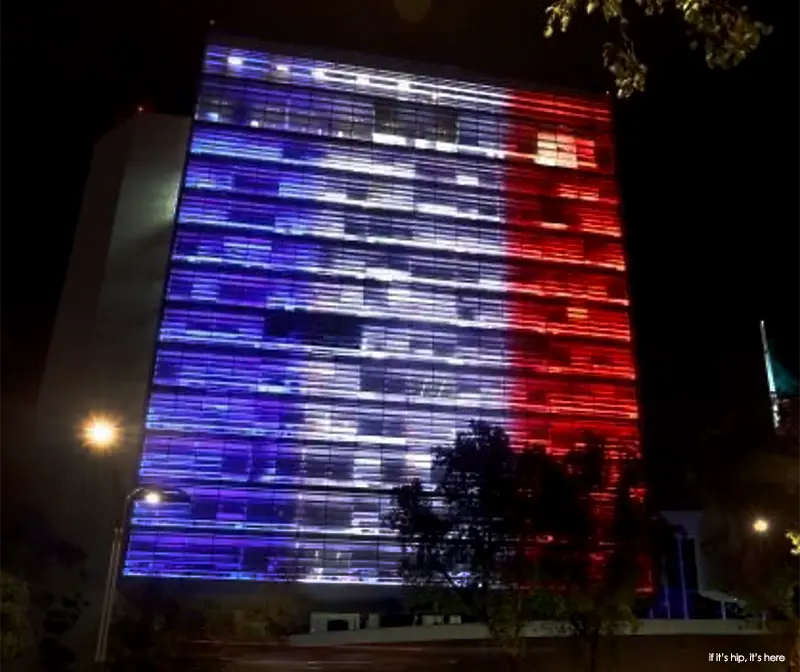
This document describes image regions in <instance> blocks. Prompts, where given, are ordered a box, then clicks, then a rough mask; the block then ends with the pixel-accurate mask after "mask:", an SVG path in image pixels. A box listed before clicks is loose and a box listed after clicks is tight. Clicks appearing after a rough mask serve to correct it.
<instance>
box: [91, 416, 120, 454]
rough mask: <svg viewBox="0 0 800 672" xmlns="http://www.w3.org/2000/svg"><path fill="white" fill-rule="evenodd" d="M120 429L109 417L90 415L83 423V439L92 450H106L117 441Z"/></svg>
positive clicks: (112, 446)
mask: <svg viewBox="0 0 800 672" xmlns="http://www.w3.org/2000/svg"><path fill="white" fill-rule="evenodd" d="M119 437H120V430H119V427H118V426H117V424H116V423H115V422H114V421H113V420H111V419H110V418H106V417H103V416H99V415H97V416H92V417H90V418H89V419H88V420H87V421H86V422H85V423H84V425H83V440H84V442H85V443H86V445H87V446H88V447H89V448H90V449H91V450H94V451H97V452H101V453H102V452H106V451H108V450H111V449H112V448H114V446H115V445H116V444H117V443H118V441H119Z"/></svg>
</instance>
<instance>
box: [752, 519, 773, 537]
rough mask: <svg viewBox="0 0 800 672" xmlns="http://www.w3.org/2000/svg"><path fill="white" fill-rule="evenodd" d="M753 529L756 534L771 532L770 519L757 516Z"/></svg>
mask: <svg viewBox="0 0 800 672" xmlns="http://www.w3.org/2000/svg"><path fill="white" fill-rule="evenodd" d="M753 531H754V532H755V533H756V534H766V533H767V532H769V521H768V520H767V519H766V518H756V519H755V520H754V521H753Z"/></svg>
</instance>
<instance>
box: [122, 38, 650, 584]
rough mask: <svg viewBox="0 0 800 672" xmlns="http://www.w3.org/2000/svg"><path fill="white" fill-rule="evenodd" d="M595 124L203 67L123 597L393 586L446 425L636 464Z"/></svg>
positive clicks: (323, 74)
mask: <svg viewBox="0 0 800 672" xmlns="http://www.w3.org/2000/svg"><path fill="white" fill-rule="evenodd" d="M610 147H611V138H610V118H609V112H608V106H607V104H606V103H605V101H594V100H589V99H585V100H584V99H581V98H579V97H575V96H571V97H570V96H556V95H552V94H545V93H541V94H539V93H528V92H520V91H514V90H509V89H504V88H499V87H490V86H485V85H482V84H477V83H470V82H465V81H450V80H443V79H435V78H431V77H420V76H418V75H410V74H404V73H398V72H390V71H384V70H376V69H369V68H364V67H360V66H357V65H351V64H346V63H329V62H322V61H315V60H310V59H301V58H297V57H287V56H282V55H280V54H272V53H262V52H256V51H243V50H240V49H235V48H231V47H229V46H223V45H211V46H210V47H209V48H208V49H207V52H206V55H205V61H204V68H203V77H202V85H201V90H200V93H199V96H198V102H197V107H196V115H195V121H194V125H193V131H192V135H191V144H190V152H189V157H188V163H187V166H186V171H185V178H184V181H183V184H182V185H181V198H180V205H179V209H178V214H177V218H176V233H175V243H174V247H173V249H172V255H171V262H170V269H169V274H168V280H167V287H166V296H165V305H164V309H163V316H162V319H161V323H160V329H159V334H158V347H157V355H156V361H155V367H154V372H153V379H152V389H151V394H150V399H149V403H148V412H147V420H146V423H147V424H146V433H145V442H144V450H143V455H142V460H141V467H140V481H141V482H142V483H143V484H157V485H159V486H162V487H175V488H180V489H182V490H184V491H186V492H187V493H188V494H189V495H190V497H191V503H189V504H186V503H181V504H165V505H163V506H161V507H158V508H152V507H151V508H148V507H145V506H137V508H136V509H135V511H134V513H133V516H132V521H131V530H132V531H131V537H130V544H129V547H128V551H127V555H126V559H125V573H126V574H128V575H146V576H164V577H184V578H208V579H248V580H268V579H271V578H281V577H282V576H283V575H284V574H285V572H286V571H289V570H291V571H292V572H293V573H298V572H299V575H300V578H301V580H304V581H309V582H351V581H357V582H364V583H384V584H392V583H399V578H398V575H397V571H396V570H397V562H398V558H399V552H400V550H399V549H398V547H397V545H396V543H395V542H394V539H393V535H392V534H391V532H390V531H389V530H387V529H385V528H384V527H383V525H382V522H381V521H382V516H383V514H384V513H385V512H386V510H387V507H388V505H389V498H390V490H391V488H392V487H393V486H395V485H397V484H398V483H402V482H405V481H407V480H408V479H410V478H414V477H418V478H420V479H422V480H423V482H425V483H430V481H431V462H432V458H431V455H432V448H433V447H435V446H436V445H439V444H442V443H448V442H450V441H451V440H452V439H453V437H454V435H455V432H456V431H458V430H460V429H463V428H465V427H466V425H467V423H468V422H469V420H471V419H473V418H481V419H485V420H488V421H491V422H496V423H500V424H502V425H503V426H504V427H506V429H507V430H508V431H509V433H510V434H511V436H512V439H513V441H514V444H515V445H516V446H518V447H519V448H523V447H524V446H525V445H529V444H530V443H532V442H536V443H538V444H545V445H547V446H548V448H549V449H550V450H552V451H554V452H556V453H563V452H566V451H567V450H570V449H571V448H573V447H574V446H575V445H580V442H581V441H582V436H583V435H584V432H586V431H593V432H595V433H597V434H599V435H601V436H603V437H604V438H605V439H606V441H607V444H608V448H609V450H610V451H612V452H614V453H622V452H630V451H633V452H636V451H638V432H637V402H636V395H635V388H634V384H635V370H634V364H633V359H632V351H631V343H630V328H629V318H628V295H627V283H626V277H625V272H624V271H625V263H624V256H623V252H622V247H621V243H620V228H619V219H618V215H617V205H618V202H617V191H616V187H615V185H614V181H613V179H612V177H611V173H612V166H611V164H610V157H611V152H610Z"/></svg>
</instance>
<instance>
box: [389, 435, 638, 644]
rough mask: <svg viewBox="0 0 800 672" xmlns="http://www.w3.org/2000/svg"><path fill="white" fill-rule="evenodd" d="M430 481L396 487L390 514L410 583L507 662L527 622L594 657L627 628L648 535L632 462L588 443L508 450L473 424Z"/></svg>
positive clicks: (443, 452) (438, 459)
mask: <svg viewBox="0 0 800 672" xmlns="http://www.w3.org/2000/svg"><path fill="white" fill-rule="evenodd" d="M434 482H435V484H436V486H435V488H434V489H432V490H426V488H425V487H424V486H423V484H422V483H421V482H420V481H419V480H415V481H413V482H411V483H408V484H406V485H404V486H401V487H399V488H397V489H396V490H395V492H394V506H393V509H392V510H391V512H390V514H389V515H388V516H387V522H388V524H389V525H390V526H391V527H392V528H393V529H394V530H395V531H396V532H397V535H398V540H399V542H400V543H401V545H402V546H403V548H404V549H405V551H406V554H405V557H404V560H403V564H402V572H403V576H404V579H405V581H406V583H407V584H409V585H411V586H416V587H420V588H424V589H427V590H429V591H439V594H441V592H442V591H443V590H444V591H447V592H449V593H450V595H451V596H452V597H453V598H454V599H455V600H456V601H457V603H458V604H459V605H460V611H461V613H464V614H466V615H468V616H470V617H472V618H475V619H477V620H479V621H482V622H484V623H486V624H487V626H488V628H489V631H490V633H491V635H492V637H493V638H494V639H495V640H496V641H497V642H499V643H500V644H501V645H502V646H503V647H504V648H506V649H507V650H509V651H510V653H511V654H512V657H516V656H517V655H518V653H519V652H520V646H521V637H522V631H523V628H524V625H525V623H526V622H528V621H530V620H532V619H536V618H546V619H556V620H558V621H560V622H562V623H565V624H566V627H568V628H569V629H570V630H571V631H572V632H573V633H575V634H578V635H580V636H582V637H584V638H586V639H587V640H589V641H590V643H591V644H590V646H591V647H594V648H592V649H591V651H590V657H592V658H593V659H595V658H596V655H595V654H596V644H597V642H598V640H599V638H600V637H602V636H604V635H607V634H611V633H612V632H613V631H615V630H616V629H617V628H618V627H619V626H620V625H621V624H624V623H631V622H632V621H633V616H632V612H631V606H632V604H633V601H634V599H635V597H636V594H637V591H638V590H639V589H641V588H643V587H646V585H647V583H648V579H649V576H648V572H647V568H648V562H647V556H648V551H649V546H650V544H651V539H650V531H651V529H652V527H653V526H652V521H651V519H650V517H649V515H648V514H647V510H646V507H645V504H644V500H643V492H644V491H643V488H642V483H641V473H640V469H639V468H638V461H637V460H633V459H627V457H626V455H624V454H619V453H614V452H613V451H611V450H609V449H608V447H607V446H606V445H605V443H604V442H603V441H602V440H601V439H599V438H598V437H595V436H592V435H588V434H587V435H586V436H585V437H584V439H583V440H582V441H581V442H580V444H579V445H576V446H575V449H574V450H573V451H571V452H570V453H569V454H567V455H566V456H563V457H555V456H553V455H552V454H549V453H547V452H546V451H545V450H544V449H542V448H541V447H531V448H529V449H527V450H523V451H515V450H514V449H513V448H512V446H511V443H510V440H509V437H508V436H507V435H506V433H505V432H504V431H503V429H502V428H500V427H497V426H493V425H489V424H486V423H483V422H473V423H471V425H470V429H469V431H466V432H460V433H459V434H458V435H457V437H456V439H455V441H454V443H453V445H451V446H443V447H440V448H438V449H437V450H436V452H435V460H434ZM437 601H438V602H439V603H442V602H443V599H442V598H437Z"/></svg>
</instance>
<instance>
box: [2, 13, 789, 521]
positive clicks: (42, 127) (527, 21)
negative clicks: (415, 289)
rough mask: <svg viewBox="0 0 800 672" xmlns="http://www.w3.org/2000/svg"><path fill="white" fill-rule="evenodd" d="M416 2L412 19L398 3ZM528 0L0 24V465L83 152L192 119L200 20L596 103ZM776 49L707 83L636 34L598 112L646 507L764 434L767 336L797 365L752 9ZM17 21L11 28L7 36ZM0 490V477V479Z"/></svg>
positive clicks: (770, 113)
mask: <svg viewBox="0 0 800 672" xmlns="http://www.w3.org/2000/svg"><path fill="white" fill-rule="evenodd" d="M412 2H417V3H418V2H420V0H412ZM545 5H546V2H542V0H482V1H478V0H433V1H432V7H431V9H430V11H429V12H428V14H427V16H426V17H425V18H424V19H423V20H421V21H419V22H416V23H414V22H409V21H406V20H403V19H402V18H400V16H399V14H398V12H397V10H396V8H395V5H394V3H393V2H392V0H336V1H335V2H333V1H331V0H318V1H311V0H291V1H289V2H284V1H283V0H260V1H255V0H249V1H247V2H237V1H236V0H228V1H227V2H216V3H215V2H210V1H209V0H196V1H194V2H186V1H183V0H168V1H166V2H165V1H164V0H158V1H157V0H141V1H140V2H137V3H131V4H122V3H108V2H106V3H97V2H86V1H84V2H72V3H66V2H64V0H51V2H49V3H45V5H44V6H42V5H40V4H38V3H37V4H34V3H26V8H25V9H24V10H23V9H20V8H19V5H18V6H17V8H16V9H14V10H12V9H8V8H7V9H6V11H5V12H4V17H3V18H4V25H3V28H4V35H3V38H4V52H5V55H6V58H5V68H4V75H5V80H4V85H5V86H4V90H3V94H4V95H3V97H4V103H5V104H4V105H3V122H4V124H3V131H4V141H5V142H4V147H3V159H4V160H3V178H4V180H3V199H2V207H3V210H2V215H3V223H4V225H5V226H4V228H3V241H2V242H3V245H2V265H3V266H2V268H3V287H2V289H3V292H2V294H3V295H2V299H3V300H2V349H3V379H2V382H3V402H4V403H3V438H4V441H3V453H4V456H6V457H7V456H8V455H9V453H13V450H12V448H13V449H23V450H24V449H25V446H26V444H27V443H29V441H30V423H29V422H28V420H29V412H28V411H29V409H30V407H31V405H32V404H33V402H34V400H35V395H36V391H37V386H38V379H39V376H40V372H41V368H42V364H43V361H44V357H45V354H46V348H47V342H48V338H49V330H50V328H51V323H52V320H53V318H54V314H55V309H56V305H57V302H58V298H59V293H60V289H61V283H62V281H63V276H64V272H65V270H66V264H67V261H68V258H69V253H70V248H71V243H72V235H73V232H74V227H75V222H76V218H77V214H78V208H79V205H80V200H81V193H82V188H83V181H84V179H85V175H86V171H87V168H88V161H89V157H90V153H91V148H92V143H93V142H94V140H95V139H96V138H97V137H98V136H99V135H101V134H102V133H103V132H104V131H106V130H107V129H109V128H110V127H111V126H112V125H113V124H114V123H115V122H116V121H119V120H121V119H123V118H125V117H126V116H128V115H130V114H132V113H134V111H135V109H136V107H137V105H139V104H145V105H147V106H149V108H150V109H152V110H154V111H158V112H167V113H179V114H185V115H188V114H190V113H191V110H192V99H193V93H194V91H193V90H194V85H195V82H196V73H197V69H198V67H199V64H200V56H201V52H202V44H203V39H204V37H205V33H206V30H207V28H208V24H209V20H210V19H212V18H213V19H214V20H215V22H216V27H217V28H219V29H223V30H227V31H229V32H232V33H234V34H248V35H251V36H256V37H262V38H264V39H268V40H271V41H276V42H287V43H297V44H304V45H311V46H322V47H334V48H338V49H347V50H355V51H364V52H371V53H376V54H380V55H387V56H394V57H400V58H405V59H410V60H416V61H423V62H432V63H438V64H445V65H451V66H458V67H461V68H464V69H465V70H467V71H475V72H478V73H482V74H486V75H490V76H498V77H503V78H514V79H521V80H529V81H534V82H537V81H538V82H542V83H546V84H555V85H559V86H566V87H575V88H580V89H587V90H593V91H604V90H606V89H608V88H610V87H611V82H610V81H609V79H608V77H607V76H606V75H605V73H604V71H603V69H602V58H601V46H602V42H603V37H604V28H603V26H602V21H601V20H600V19H599V17H594V18H592V19H591V20H590V19H581V21H579V23H578V25H576V26H575V27H574V30H573V29H571V30H570V33H568V34H567V35H563V36H558V37H556V38H554V39H551V40H545V39H544V38H542V37H541V34H542V30H543V23H544V6H545ZM751 7H752V11H753V13H754V14H756V15H757V16H758V17H759V18H761V19H762V20H764V21H766V22H769V23H772V25H773V26H774V28H775V32H774V34H773V35H772V36H770V37H769V38H767V40H766V42H765V43H764V45H763V46H762V47H761V48H760V49H759V51H758V53H756V54H755V55H754V56H753V57H752V58H751V59H750V60H749V61H748V62H746V63H745V64H744V65H742V66H740V67H739V68H737V69H736V70H734V71H731V72H720V71H715V72H710V71H708V70H707V69H706V67H705V65H704V63H703V59H702V57H701V56H700V55H699V54H696V53H692V52H690V51H689V50H688V47H687V42H688V40H687V39H686V38H685V37H684V35H683V31H682V30H681V28H680V26H678V25H677V24H673V23H671V22H670V21H648V22H647V23H646V24H645V25H642V26H637V25H634V28H635V29H636V32H635V33H634V37H635V38H636V39H637V46H638V50H639V52H640V55H641V56H642V57H643V58H644V59H645V60H646V61H647V62H648V64H649V66H650V79H649V83H648V91H647V93H646V94H644V95H642V96H639V97H637V98H636V99H635V100H632V101H628V102H623V103H620V104H619V105H618V109H617V111H616V129H617V135H618V158H617V161H618V167H619V173H620V182H621V188H622V195H623V201H624V212H623V215H624V222H625V230H626V233H627V247H628V254H629V259H630V267H631V282H632V291H633V299H634V307H633V310H634V328H635V333H636V338H637V348H638V355H639V365H640V372H641V394H642V400H643V404H644V430H645V435H644V438H645V450H646V453H647V456H648V458H649V459H650V462H651V466H652V467H653V472H652V473H653V485H654V488H655V491H656V493H657V495H658V497H659V500H660V502H661V503H662V504H663V505H664V506H670V505H673V504H675V503H679V502H676V500H680V497H681V493H682V488H681V485H680V483H681V482H682V480H683V479H682V475H683V474H684V472H685V471H686V465H687V461H688V459H689V456H690V455H691V453H692V452H693V451H696V450H698V448H699V446H701V445H702V441H703V436H704V432H706V431H707V428H708V427H713V426H720V425H723V424H725V423H728V422H734V424H735V423H739V424H740V425H742V426H744V425H748V423H750V424H752V423H755V424H758V423H759V422H763V421H764V419H765V418H766V417H767V416H766V413H767V407H766V402H765V398H764V396H763V395H764V394H765V390H764V388H763V387H762V386H763V385H764V381H763V374H762V372H761V370H760V368H759V367H760V359H759V357H760V353H759V351H758V347H759V344H758V320H759V319H762V318H763V319H765V320H766V321H767V328H768V330H769V331H771V335H772V336H773V337H774V339H775V347H776V349H777V354H778V356H779V358H780V359H781V360H782V361H783V363H784V365H785V366H787V367H788V368H789V369H790V370H792V371H794V372H796V371H797V366H798V361H797V360H798V356H797V355H798V342H799V340H800V339H799V337H798V305H799V304H800V299H798V251H799V247H800V241H799V240H798V230H799V228H800V227H799V226H798V222H800V213H799V212H798V181H799V175H798V146H800V138H798V118H800V110H799V109H798V86H797V83H798V81H800V76H799V73H798V62H799V61H798V44H797V32H798V3H797V2H793V1H789V0H769V1H765V2H753V3H751ZM20 12H24V13H25V15H23V14H21V13H20ZM4 475H5V476H6V477H8V476H9V472H8V471H6V473H5V474H4Z"/></svg>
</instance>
